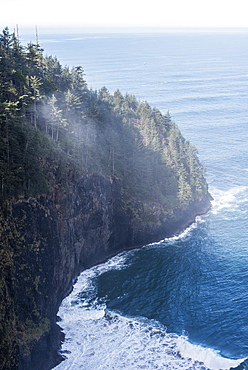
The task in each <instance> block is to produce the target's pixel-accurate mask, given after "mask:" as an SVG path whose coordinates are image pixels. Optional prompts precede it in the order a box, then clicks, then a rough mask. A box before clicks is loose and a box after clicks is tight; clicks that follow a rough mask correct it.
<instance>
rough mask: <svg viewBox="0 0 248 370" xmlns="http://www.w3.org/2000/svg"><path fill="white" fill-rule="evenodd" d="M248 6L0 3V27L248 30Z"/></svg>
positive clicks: (232, 1) (211, 2) (187, 0)
mask: <svg viewBox="0 0 248 370" xmlns="http://www.w3.org/2000/svg"><path fill="white" fill-rule="evenodd" d="M247 4H248V3H247V0H150V1H148V0H147V1H146V0H122V1H118V0H70V1H61V0H60V1H58V0H42V1H41V0H38V1H34V0H0V12H1V13H0V14H1V15H0V27H1V30H2V29H3V28H4V27H5V26H8V27H9V28H10V30H13V28H14V27H15V25H16V24H18V26H19V29H20V30H22V28H25V27H32V28H35V25H37V27H38V29H43V28H44V27H63V28H73V29H74V28H77V27H79V28H84V27H89V26H92V27H95V26H98V27H102V26H104V27H248V16H247ZM1 30H0V31H1Z"/></svg>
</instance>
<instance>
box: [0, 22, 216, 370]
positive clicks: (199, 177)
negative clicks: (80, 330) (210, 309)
mask: <svg viewBox="0 0 248 370" xmlns="http://www.w3.org/2000/svg"><path fill="white" fill-rule="evenodd" d="M203 172H204V171H203V167H202V165H201V164H200V162H199V160H198V157H197V153H196V149H195V148H194V146H192V145H191V144H190V143H189V142H187V141H186V140H185V139H184V138H183V137H182V135H181V133H180V131H179V129H178V127H177V126H176V125H175V124H174V123H173V122H172V120H171V118H170V116H169V114H167V115H166V116H164V115H162V114H161V112H160V111H159V110H158V109H156V108H152V107H150V105H149V104H148V103H147V102H140V101H138V100H137V99H136V98H135V97H134V96H132V95H128V94H126V95H124V96H123V95H122V94H121V92H120V91H116V92H115V93H114V94H113V95H111V94H110V93H109V91H108V90H107V88H105V87H103V88H102V89H100V90H99V91H93V90H90V89H89V88H88V87H87V84H86V82H85V80H84V74H83V69H82V67H81V66H78V67H74V68H71V69H70V68H68V67H66V66H65V67H63V66H61V64H60V63H59V61H58V60H57V59H56V58H55V57H51V56H49V57H47V56H44V55H43V50H42V49H41V47H40V45H39V44H38V43H35V44H33V43H30V44H28V45H27V46H26V47H23V46H22V45H21V44H20V42H19V39H18V37H17V36H16V35H15V34H14V33H13V34H10V33H9V31H8V29H7V28H6V29H4V30H3V33H2V34H1V35H0V186H1V189H0V230H1V235H0V243H1V244H0V265H1V269H0V354H1V355H0V369H5V370H7V369H40V370H42V369H49V368H51V367H52V366H53V365H55V364H56V363H57V362H58V361H59V360H60V359H59V356H58V355H57V349H58V345H59V343H60V340H61V334H60V331H59V328H58V326H57V325H56V313H57V311H58V307H59V305H60V303H61V300H62V299H63V298H64V297H65V295H66V294H67V293H68V292H69V290H70V288H71V286H72V283H73V282H74V281H75V279H76V277H77V275H78V274H79V273H80V271H82V270H83V269H85V268H87V267H89V266H92V265H93V264H96V263H99V262H101V261H103V260H104V259H106V258H108V257H109V256H111V255H113V254H115V253H117V252H119V251H121V250H123V249H127V248H133V247H137V246H140V245H144V244H146V243H149V242H152V241H155V240H160V239H163V238H165V237H167V236H170V235H172V234H174V233H176V232H178V231H180V230H182V229H183V228H184V227H186V226H187V225H189V224H190V223H191V222H192V221H193V220H194V218H195V216H196V215H197V214H201V213H204V212H206V211H207V210H208V209H209V207H210V195H209V193H208V188H207V183H206V181H205V178H204V173H203Z"/></svg>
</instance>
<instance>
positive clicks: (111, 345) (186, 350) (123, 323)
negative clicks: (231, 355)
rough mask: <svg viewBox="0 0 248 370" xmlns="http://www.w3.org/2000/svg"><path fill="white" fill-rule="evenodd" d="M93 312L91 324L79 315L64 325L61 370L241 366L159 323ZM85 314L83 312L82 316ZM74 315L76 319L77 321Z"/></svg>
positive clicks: (188, 369)
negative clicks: (171, 332)
mask: <svg viewBox="0 0 248 370" xmlns="http://www.w3.org/2000/svg"><path fill="white" fill-rule="evenodd" d="M96 311H97V310H93V312H92V317H91V321H89V317H87V315H86V317H85V318H84V319H83V318H82V316H81V315H72V316H70V321H69V322H65V321H63V322H62V326H63V327H64V329H65V332H66V340H65V342H64V344H63V347H62V354H64V355H65V356H66V360H65V361H64V362H62V363H61V364H60V365H59V366H57V367H56V369H58V370H70V369H71V370H72V369H84V370H91V369H99V370H107V369H113V370H116V369H129V370H138V369H150V370H153V369H161V370H162V369H171V370H176V369H183V370H193V369H194V370H205V369H209V370H221V369H222V370H228V369H230V368H233V367H236V366H238V365H239V364H241V363H242V362H243V359H240V360H230V359H226V358H223V357H221V356H220V355H219V354H217V353H216V352H215V351H213V350H211V349H209V348H202V347H200V346H197V345H193V344H191V343H189V342H188V341H187V339H186V338H185V337H182V336H177V335H175V334H169V333H166V331H165V329H164V328H163V327H160V326H159V324H158V323H155V322H152V321H149V320H142V319H131V318H126V317H123V316H121V315H119V314H116V313H114V312H111V311H106V312H105V315H104V317H102V310H100V311H99V313H101V315H100V316H98V314H97V315H95V314H96ZM84 313H85V312H84ZM73 317H74V320H73Z"/></svg>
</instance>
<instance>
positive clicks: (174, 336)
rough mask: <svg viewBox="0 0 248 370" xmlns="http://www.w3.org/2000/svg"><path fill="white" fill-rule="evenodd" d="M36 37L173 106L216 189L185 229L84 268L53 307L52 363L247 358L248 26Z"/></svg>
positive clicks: (105, 78)
mask: <svg viewBox="0 0 248 370" xmlns="http://www.w3.org/2000/svg"><path fill="white" fill-rule="evenodd" d="M24 41H25V40H24ZM27 41H29V39H28V40H27ZM40 43H41V45H42V46H43V48H44V49H45V52H46V53H47V54H48V55H50V54H53V55H57V57H58V59H59V60H60V61H61V62H62V63H63V65H65V64H66V65H69V66H72V65H74V66H77V65H82V66H83V67H84V70H85V79H86V81H87V83H88V86H89V87H91V88H93V89H99V88H101V87H102V86H106V87H107V88H108V89H109V91H110V92H111V93H113V92H114V91H115V90H117V89H119V90H120V91H121V92H122V93H123V94H125V93H126V92H128V93H130V94H134V95H136V97H137V98H139V99H141V100H147V101H148V102H149V103H150V104H151V105H152V106H156V107H157V108H159V109H160V110H161V111H162V112H163V113H166V112H167V111H168V110H169V112H170V114H171V116H172V118H173V120H174V121H175V122H176V123H177V125H178V126H179V128H180V129H181V131H182V133H183V135H184V136H185V138H186V139H187V140H190V141H191V142H192V143H193V144H195V145H196V147H197V149H198V151H199V157H200V159H201V161H202V163H203V164H204V166H205V167H206V169H207V174H206V176H207V180H208V183H209V190H210V192H211V194H212V196H213V197H214V200H213V204H212V210H211V211H210V212H209V213H208V214H207V215H205V216H203V217H201V218H197V220H196V222H195V223H194V224H193V225H192V226H191V227H190V228H189V229H188V230H186V231H184V232H183V233H182V234H181V235H179V236H176V237H174V238H170V239H166V240H164V241H161V242H160V243H155V244H153V245H149V246H144V247H143V248H142V249H139V250H133V251H130V252H125V253H122V254H120V255H118V256H116V257H114V258H113V259H111V260H109V261H108V262H107V263H105V264H102V265H99V266H96V267H93V268H92V269H89V270H87V271H84V272H83V273H82V274H81V276H80V277H79V279H78V282H77V283H76V285H75V287H74V290H73V292H72V294H71V295H70V296H69V297H67V298H66V299H65V300H64V301H63V303H62V305H61V308H60V311H59V315H60V316H61V318H62V321H61V326H62V328H63V330H64V332H65V338H66V339H65V342H64V344H63V346H62V353H63V354H64V355H65V356H66V357H67V359H66V360H65V361H64V362H63V363H61V364H60V365H59V366H58V367H56V369H58V370H60V369H64V370H65V369H68V370H69V369H85V370H92V369H93V370H99V369H102V370H106V369H115V370H118V369H128V370H138V369H202V370H203V369H215V370H220V369H230V368H235V369H246V368H248V365H246V363H248V361H245V359H246V358H248V270H247V266H248V233H247V229H248V213H247V210H248V145H247V124H248V114H247V113H248V100H247V97H248V91H247V82H248V67H247V61H248V46H247V45H248V32H245V31H239V32H225V33H224V32H223V33H221V32H199V33H196V32H186V33H182V32H171V33H164V34H163V33H161V34H83V35H41V36H40Z"/></svg>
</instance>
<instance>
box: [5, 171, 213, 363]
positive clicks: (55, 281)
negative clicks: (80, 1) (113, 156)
mask: <svg viewBox="0 0 248 370" xmlns="http://www.w3.org/2000/svg"><path fill="white" fill-rule="evenodd" d="M209 207H210V196H209V194H208V193H206V194H205V197H204V198H203V199H202V200H201V201H200V202H197V203H196V204H191V205H190V207H189V208H188V209H187V210H184V211H180V210H175V212H174V213H173V214H171V215H168V214H166V213H165V212H164V210H163V209H162V208H161V207H160V205H158V204H149V205H147V204H146V205H145V204H143V203H141V202H137V201H136V202H134V201H130V200H129V201H127V200H126V201H124V199H123V194H122V184H121V181H120V180H118V179H116V178H112V179H106V178H104V177H103V176H100V175H91V176H88V177H84V178H81V179H74V180H73V181H72V182H71V185H70V188H69V189H67V190H66V191H64V190H62V187H57V188H55V190H54V191H53V193H52V194H50V195H49V196H40V197H39V198H36V199H28V200H19V201H18V202H16V203H15V204H12V205H10V206H9V209H8V210H7V211H6V214H5V216H4V217H2V219H1V229H2V231H3V232H2V234H1V238H2V240H1V242H2V243H4V245H5V246H6V247H5V252H6V255H7V256H8V258H9V267H8V268H7V270H6V272H5V273H6V279H5V280H6V281H7V282H8V284H6V288H5V293H6V296H5V297H3V298H4V299H5V300H7V301H8V302H9V307H8V314H7V309H6V315H9V317H8V320H9V323H10V329H11V330H10V329H9V332H8V333H7V332H6V330H7V329H6V330H5V331H4V330H3V333H4V335H5V337H6V339H5V341H6V343H7V342H8V341H9V353H8V354H6V356H7V357H10V356H11V357H12V365H11V366H10V365H7V363H6V366H5V367H2V369H3V368H6V369H7V368H12V369H15V368H16V369H17V368H18V369H19V370H29V369H30V370H31V369H32V370H33V369H39V370H43V369H44V370H45V369H51V368H52V366H54V365H55V364H56V363H58V362H59V361H60V358H59V356H58V355H57V349H58V347H59V344H60V341H61V339H62V337H61V332H60V330H59V327H58V326H57V324H56V314H57V311H58V308H59V305H60V303H61V300H62V299H63V298H64V297H65V296H66V295H67V294H68V293H69V291H70V289H71V287H72V284H73V282H74V281H75V279H76V277H77V276H78V274H79V273H80V272H81V271H82V270H83V269H85V268H88V267H90V266H92V265H94V264H97V263H99V262H102V261H103V260H105V259H107V258H108V257H110V256H112V255H114V254H116V253H118V252H120V251H122V250H124V249H128V248H134V247H137V246H140V245H144V244H147V243H149V242H152V241H158V240H161V239H163V238H165V237H167V236H171V235H172V234H175V233H177V232H179V231H180V230H182V229H183V228H185V227H186V226H188V225H189V224H190V223H191V222H192V221H194V218H195V216H196V215H198V214H202V213H205V212H206V211H207V210H208V209H209ZM6 258H7V257H6ZM13 359H16V362H14V360H13ZM8 366H9V367H8Z"/></svg>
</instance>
